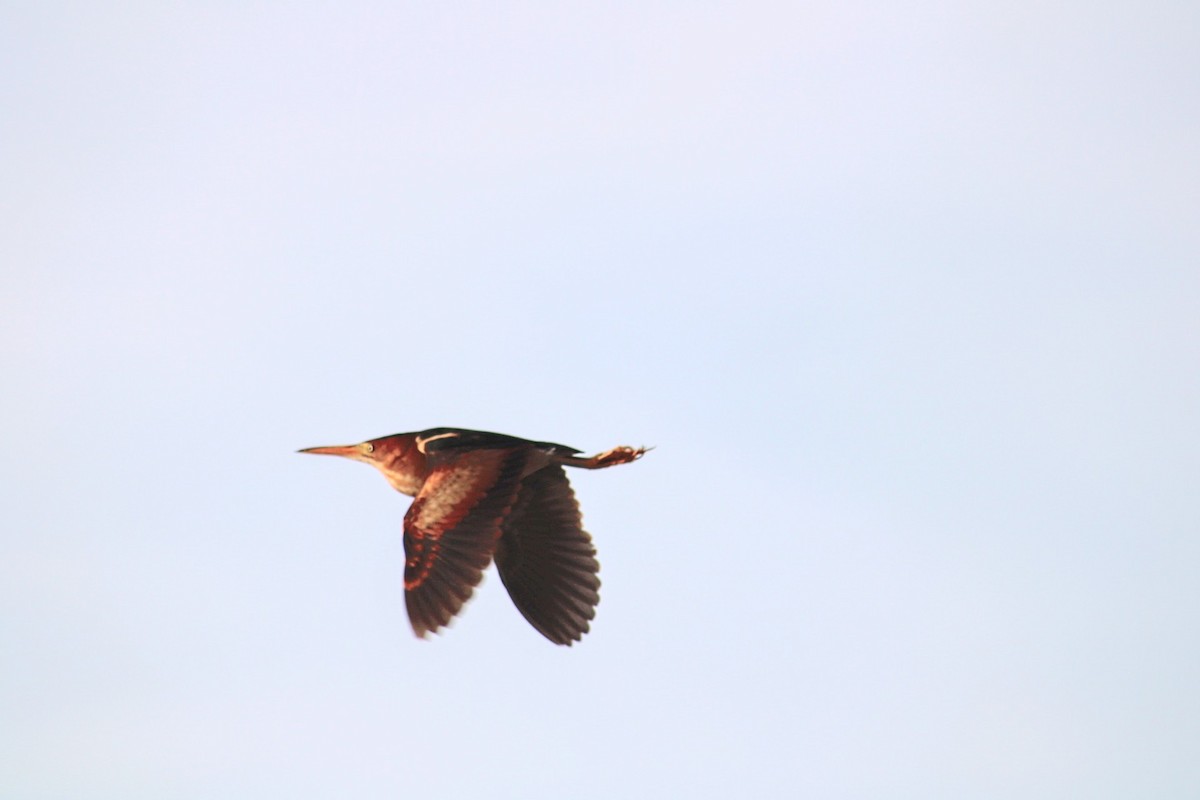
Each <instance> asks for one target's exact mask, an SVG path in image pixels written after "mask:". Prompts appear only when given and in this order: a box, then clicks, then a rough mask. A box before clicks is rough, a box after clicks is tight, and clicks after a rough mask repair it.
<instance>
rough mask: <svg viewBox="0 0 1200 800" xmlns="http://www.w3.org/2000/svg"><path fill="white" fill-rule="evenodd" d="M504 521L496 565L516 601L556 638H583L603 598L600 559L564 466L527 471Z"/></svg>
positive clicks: (560, 640)
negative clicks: (599, 574) (532, 471)
mask: <svg viewBox="0 0 1200 800" xmlns="http://www.w3.org/2000/svg"><path fill="white" fill-rule="evenodd" d="M501 527H502V529H503V533H502V534H501V536H500V542H499V544H498V545H497V546H496V568H497V569H498V570H499V572H500V580H502V581H503V582H504V586H505V588H506V589H508V594H509V596H510V597H512V600H513V603H514V604H516V606H517V608H518V609H519V610H520V612H521V613H522V614H523V615H524V616H525V619H527V620H529V624H531V625H533V627H535V628H537V629H538V630H539V631H540V632H541V633H542V635H543V636H545V637H546V638H547V639H549V640H550V641H552V642H554V643H556V644H566V645H569V644H571V643H572V642H575V641H579V639H580V638H581V637H582V636H583V634H585V633H586V632H587V630H588V627H589V625H588V623H589V621H590V620H591V619H592V618H593V617H594V616H595V615H596V604H597V603H599V602H600V578H599V576H598V575H597V573H598V572H599V571H600V563H599V562H598V561H596V549H595V548H594V547H593V546H592V538H591V536H589V535H588V533H587V531H585V530H583V520H582V518H581V517H580V513H579V504H578V503H577V502H576V501H575V494H574V492H572V491H571V484H569V483H568V482H567V476H566V474H565V473H564V472H563V469H562V467H559V466H548V467H544V468H543V469H540V470H538V471H536V472H534V473H531V474H530V475H528V476H526V477H525V479H524V480H523V481H521V488H520V491H519V492H518V494H517V500H516V503H514V504H513V507H512V510H511V511H510V512H509V513H508V515H507V516H506V517H505V518H504V521H503V523H502V524H501Z"/></svg>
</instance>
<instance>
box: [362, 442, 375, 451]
mask: <svg viewBox="0 0 1200 800" xmlns="http://www.w3.org/2000/svg"><path fill="white" fill-rule="evenodd" d="M362 449H363V452H364V453H374V452H375V445H373V444H371V443H370V442H363V446H362Z"/></svg>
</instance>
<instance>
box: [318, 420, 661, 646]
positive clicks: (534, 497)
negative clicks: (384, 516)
mask: <svg viewBox="0 0 1200 800" xmlns="http://www.w3.org/2000/svg"><path fill="white" fill-rule="evenodd" d="M646 449H647V448H644V447H637V448H635V447H614V448H612V449H611V450H607V451H605V452H603V453H599V454H597V455H594V456H590V457H584V456H580V455H579V451H578V450H576V449H574V448H572V447H566V446H564V445H561V444H554V443H551V442H534V441H530V440H528V439H519V438H517V437H515V436H506V435H504V434H500V433H487V432H485V431H472V430H466V429H463V428H432V429H430V430H426V431H419V432H416V433H397V434H394V435H392V436H384V437H382V438H379V439H371V440H369V441H366V442H362V443H361V444H352V445H339V446H334V447H310V448H307V449H305V450H301V451H300V452H301V453H316V454H322V455H333V456H342V457H344V458H350V459H353V460H355V461H362V462H364V463H366V464H370V465H371V466H373V467H375V468H376V469H378V470H379V471H380V472H382V473H383V476H384V477H385V478H387V481H388V483H390V484H391V485H392V488H394V489H395V490H396V491H398V492H401V493H403V494H406V495H409V496H412V497H415V498H416V499H415V500H413V503H412V505H411V506H410V507H409V509H408V513H407V514H405V516H404V554H405V563H404V589H405V592H404V596H405V604H406V605H407V607H408V618H409V622H411V623H412V628H413V631H414V632H415V633H416V634H417V635H418V636H421V637H423V636H425V635H426V634H427V633H429V632H431V631H437V630H438V629H439V628H441V627H443V626H445V625H447V624H449V622H450V620H452V619H453V618H454V617H455V616H456V615H457V614H458V612H459V611H460V610H461V609H462V607H463V604H464V603H466V601H467V600H468V599H470V597H471V594H472V593H473V592H474V591H475V587H476V586H478V585H479V582H480V581H481V580H482V579H483V571H484V570H485V569H486V568H487V566H488V564H489V563H491V562H492V561H493V560H495V562H496V568H497V571H498V572H499V573H500V580H501V581H502V582H503V583H504V586H505V588H506V589H508V594H509V596H510V597H511V598H512V600H513V603H514V604H516V606H517V609H518V610H519V611H520V612H521V614H523V615H524V616H525V619H527V620H529V623H530V624H531V625H533V627H534V628H536V629H537V630H538V631H540V632H541V633H542V635H543V636H545V637H546V638H547V639H549V640H550V641H552V642H554V643H556V644H566V645H570V644H572V643H573V642H577V641H579V639H580V638H581V637H582V636H583V634H585V633H587V631H588V628H589V625H590V622H591V620H592V619H593V618H594V617H595V615H596V604H597V603H599V602H600V594H599V591H600V577H599V575H598V573H599V571H600V564H599V562H597V561H596V549H595V547H593V546H592V538H591V536H589V535H588V533H587V531H585V530H584V529H583V522H582V518H581V516H580V512H579V504H578V503H577V502H576V500H575V494H574V492H572V491H571V485H570V484H569V483H568V482H567V476H566V473H565V472H564V471H563V467H564V466H569V467H580V468H582V469H603V468H604V467H612V466H616V465H617V464H628V463H629V462H631V461H635V460H637V459H638V458H641V457H642V455H644V454H645V452H646Z"/></svg>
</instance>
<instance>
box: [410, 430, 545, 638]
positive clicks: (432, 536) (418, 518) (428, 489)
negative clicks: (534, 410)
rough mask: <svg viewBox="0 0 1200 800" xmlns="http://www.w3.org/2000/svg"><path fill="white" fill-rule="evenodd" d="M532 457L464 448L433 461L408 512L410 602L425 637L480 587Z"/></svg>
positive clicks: (415, 628) (521, 451)
mask: <svg viewBox="0 0 1200 800" xmlns="http://www.w3.org/2000/svg"><path fill="white" fill-rule="evenodd" d="M527 456H528V453H527V451H525V450H524V449H519V450H486V451H476V452H469V451H459V452H455V453H451V454H446V455H443V456H439V457H438V458H436V459H434V460H433V462H434V463H433V468H432V470H431V472H430V473H429V477H428V478H426V480H425V483H424V485H423V486H422V487H421V491H420V492H419V493H418V494H417V497H416V499H415V500H413V504H412V506H411V507H410V508H409V509H408V513H407V514H406V515H405V516H404V554H405V563H404V589H405V592H404V600H405V605H406V606H407V607H408V619H409V622H410V623H411V624H412V628H413V631H414V632H415V633H416V634H417V635H418V636H424V635H425V634H426V633H429V632H430V631H436V630H437V629H438V628H441V627H442V626H444V625H446V624H448V623H449V622H450V620H451V619H453V618H454V616H455V615H456V614H458V612H459V611H460V610H461V609H462V607H463V604H464V603H465V602H466V601H467V600H468V599H470V597H471V594H472V592H474V591H475V587H476V586H478V585H479V581H480V580H481V579H482V578H483V571H484V570H485V569H486V568H487V565H488V563H490V562H491V560H492V554H493V552H494V551H495V549H496V542H497V540H498V539H499V537H500V522H501V520H502V519H504V517H505V515H506V514H508V513H509V509H510V508H511V507H512V505H513V503H514V502H515V500H516V498H517V490H518V488H519V486H520V481H521V473H522V472H523V471H524V468H525V463H526V461H527Z"/></svg>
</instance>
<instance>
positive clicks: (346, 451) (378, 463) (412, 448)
mask: <svg viewBox="0 0 1200 800" xmlns="http://www.w3.org/2000/svg"><path fill="white" fill-rule="evenodd" d="M414 439H415V437H414V434H411V433H398V434H395V435H393V436H383V437H380V438H378V439H368V440H367V441H365V442H359V443H358V444H339V445H330V446H326V447H307V448H305V449H303V450H300V451H299V452H301V453H312V454H314V455H320V456H341V457H342V458H349V459H351V460H352V461H361V462H363V463H364V464H370V465H371V466H372V467H375V468H376V469H377V470H379V471H380V472H382V473H383V476H384V477H385V478H387V480H388V483H390V484H392V486H393V487H395V488H396V490H397V491H400V492H403V493H404V494H407V495H416V493H417V491H418V490H419V489H420V487H421V482H422V481H424V479H425V474H424V457H421V459H420V461H421V463H420V464H415V463H413V461H414V458H413V456H414V454H417V448H416V445H415V443H414Z"/></svg>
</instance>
